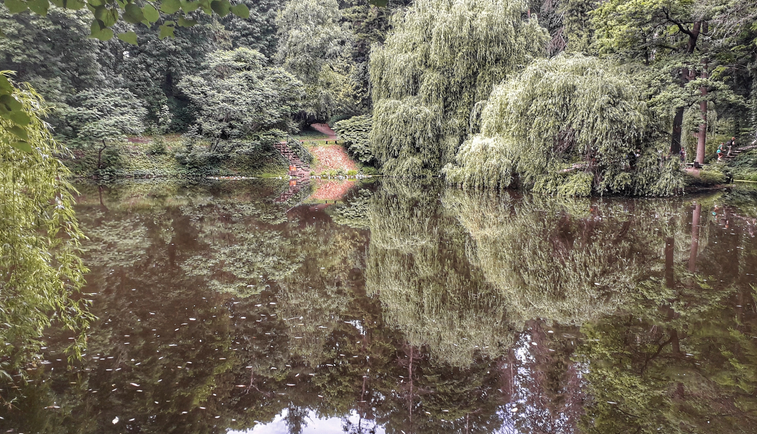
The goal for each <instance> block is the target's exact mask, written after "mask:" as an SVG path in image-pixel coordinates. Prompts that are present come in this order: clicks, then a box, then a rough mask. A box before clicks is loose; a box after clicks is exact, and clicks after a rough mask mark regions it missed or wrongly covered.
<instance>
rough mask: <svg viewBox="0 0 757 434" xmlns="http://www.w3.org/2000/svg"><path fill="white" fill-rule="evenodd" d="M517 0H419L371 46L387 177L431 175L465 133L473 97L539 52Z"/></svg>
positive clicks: (538, 36) (537, 35) (375, 138)
mask: <svg viewBox="0 0 757 434" xmlns="http://www.w3.org/2000/svg"><path fill="white" fill-rule="evenodd" d="M526 7H527V6H526V2H525V1H522V0H455V1H450V0H419V1H417V2H416V3H415V4H414V5H413V6H412V7H411V8H410V9H409V10H408V11H407V12H406V13H405V14H404V15H401V16H398V18H397V19H396V21H395V23H394V30H393V31H392V32H391V33H390V34H389V36H388V37H387V39H386V43H385V45H384V46H380V45H374V46H373V47H372V50H371V66H370V74H371V83H372V84H373V93H372V98H373V104H374V112H373V131H372V134H371V143H372V147H373V154H374V155H375V156H376V158H377V160H378V162H379V164H381V165H382V166H383V171H384V173H386V174H391V175H402V176H419V175H423V174H436V173H438V171H439V170H440V169H441V168H442V167H443V166H444V165H445V164H446V163H448V162H450V161H452V159H453V157H454V155H455V152H456V151H457V148H458V146H459V145H460V143H462V141H463V140H464V139H465V137H466V136H467V135H468V133H469V118H470V117H471V112H472V110H473V108H474V106H475V105H476V103H477V102H479V101H484V100H486V99H487V98H488V97H489V95H490V93H491V91H492V89H493V87H494V85H496V84H498V83H500V82H501V81H502V80H503V79H505V78H506V77H507V74H509V73H511V72H513V71H517V70H520V69H522V68H524V67H525V66H526V65H527V64H528V63H529V62H531V61H532V60H533V58H535V57H538V56H542V55H544V54H545V45H546V41H547V39H548V35H547V33H546V31H545V30H544V29H542V28H541V27H539V25H538V23H537V21H536V20H535V19H531V20H524V19H523V18H522V15H523V14H524V13H525V11H526Z"/></svg>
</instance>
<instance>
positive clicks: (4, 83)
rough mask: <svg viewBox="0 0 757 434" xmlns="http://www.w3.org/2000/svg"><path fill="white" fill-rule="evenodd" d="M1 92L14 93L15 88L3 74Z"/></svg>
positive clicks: (0, 81)
mask: <svg viewBox="0 0 757 434" xmlns="http://www.w3.org/2000/svg"><path fill="white" fill-rule="evenodd" d="M0 90H3V91H5V92H7V93H10V92H11V91H13V86H11V82H10V81H8V77H6V76H4V75H2V74H0Z"/></svg>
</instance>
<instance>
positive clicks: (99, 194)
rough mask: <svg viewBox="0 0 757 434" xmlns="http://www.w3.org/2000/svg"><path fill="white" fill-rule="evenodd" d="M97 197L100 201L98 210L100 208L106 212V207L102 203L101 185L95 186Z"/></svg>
mask: <svg viewBox="0 0 757 434" xmlns="http://www.w3.org/2000/svg"><path fill="white" fill-rule="evenodd" d="M97 196H98V198H99V199H100V208H102V209H103V210H104V211H107V210H108V207H107V206H105V203H104V202H103V186H102V185H98V186H97Z"/></svg>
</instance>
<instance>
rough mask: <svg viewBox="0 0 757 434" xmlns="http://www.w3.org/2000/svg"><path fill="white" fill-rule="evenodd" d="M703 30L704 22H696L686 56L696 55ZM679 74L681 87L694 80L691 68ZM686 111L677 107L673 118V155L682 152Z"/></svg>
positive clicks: (687, 45)
mask: <svg viewBox="0 0 757 434" xmlns="http://www.w3.org/2000/svg"><path fill="white" fill-rule="evenodd" d="M701 29H702V22H701V21H697V22H695V23H694V26H693V27H692V29H691V31H690V32H689V33H688V34H689V41H688V43H687V44H686V54H694V50H695V49H696V47H697V40H698V39H699V32H700V31H701ZM679 73H680V74H681V76H680V77H681V78H680V85H681V87H683V86H685V85H686V83H688V82H689V81H691V80H692V79H693V78H694V77H693V74H691V71H690V70H689V68H686V67H683V68H681V70H680V71H679ZM685 109H686V107H676V115H675V117H674V118H673V134H672V139H671V143H670V152H671V153H672V154H673V155H676V154H678V153H679V152H681V131H682V129H683V111H684V110H685Z"/></svg>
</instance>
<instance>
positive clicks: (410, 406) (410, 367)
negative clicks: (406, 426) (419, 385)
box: [407, 345, 413, 427]
mask: <svg viewBox="0 0 757 434" xmlns="http://www.w3.org/2000/svg"><path fill="white" fill-rule="evenodd" d="M407 375H408V376H409V377H410V399H409V401H408V403H407V411H408V413H409V414H410V426H411V427H412V426H413V346H412V345H411V346H410V363H409V364H408V365H407Z"/></svg>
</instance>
